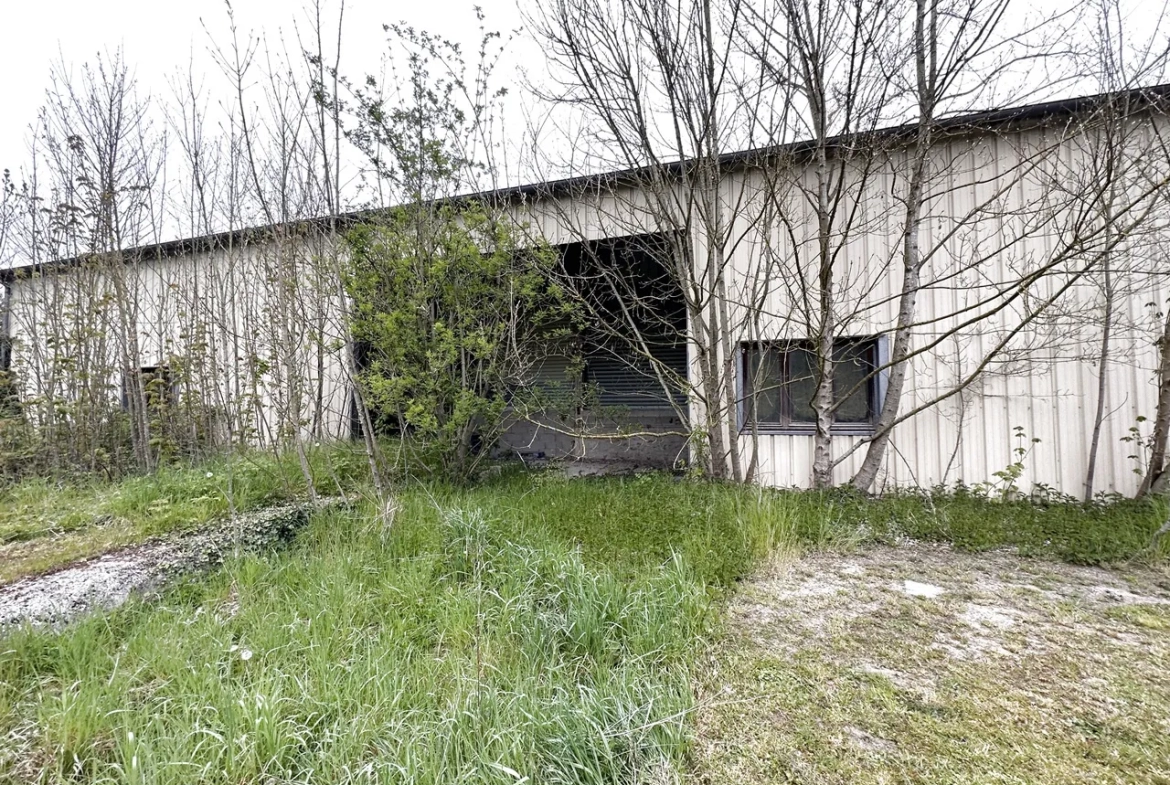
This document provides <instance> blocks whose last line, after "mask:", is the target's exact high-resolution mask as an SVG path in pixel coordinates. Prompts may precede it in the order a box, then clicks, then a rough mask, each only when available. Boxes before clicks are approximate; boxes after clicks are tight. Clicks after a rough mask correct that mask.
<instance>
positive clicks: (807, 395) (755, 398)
mask: <svg viewBox="0 0 1170 785" xmlns="http://www.w3.org/2000/svg"><path fill="white" fill-rule="evenodd" d="M878 354H879V339H877V338H838V339H837V340H836V341H834V345H833V364H834V368H833V394H834V403H835V405H836V409H835V411H834V413H833V429H834V430H835V431H838V432H847V433H848V432H852V433H867V432H869V431H870V430H872V425H873V421H874V418H875V416H876V413H877V410H878V399H879V394H878V387H879V381H880V374H878V373H875V372H874V371H875V369H876V368H878V367H879V366H880V362H879V359H878ZM741 373H742V379H743V412H744V417H743V421H744V425H745V426H747V425H748V424H750V423H751V422H752V421H753V420H755V422H756V423H757V424H759V425H760V426H761V427H764V428H767V429H772V430H776V429H782V430H792V431H796V432H807V431H810V430H812V428H813V426H814V425H815V424H816V414H815V412H814V411H813V407H812V400H813V396H814V395H815V394H816V355H815V354H814V353H813V351H812V344H811V343H810V342H809V341H781V342H771V343H751V344H744V346H743V366H742V369H741Z"/></svg>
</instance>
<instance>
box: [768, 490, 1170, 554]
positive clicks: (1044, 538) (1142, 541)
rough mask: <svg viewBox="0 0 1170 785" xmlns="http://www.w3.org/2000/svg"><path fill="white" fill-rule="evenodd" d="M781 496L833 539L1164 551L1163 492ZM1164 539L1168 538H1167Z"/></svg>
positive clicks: (802, 522)
mask: <svg viewBox="0 0 1170 785" xmlns="http://www.w3.org/2000/svg"><path fill="white" fill-rule="evenodd" d="M781 495H782V496H787V497H788V499H789V504H788V509H789V510H790V516H791V518H792V526H793V528H794V529H795V530H796V531H798V532H800V533H801V534H802V535H804V536H807V535H808V534H810V533H814V532H816V531H817V528H818V526H819V527H820V528H821V529H822V530H823V531H825V532H826V533H827V534H828V535H829V536H831V537H833V538H834V539H838V540H839V539H840V538H841V537H842V536H843V535H846V534H848V533H851V534H852V536H854V537H855V538H856V540H857V541H858V542H873V543H894V542H897V541H898V540H900V539H902V538H910V539H914V540H925V541H928V542H943V543H950V544H952V545H954V546H956V547H958V548H960V549H962V550H966V551H984V550H992V549H995V548H1012V549H1014V550H1016V551H1017V552H1018V553H1019V554H1020V555H1022V556H1036V557H1042V558H1049V559H1057V560H1060V561H1065V562H1069V563H1071V564H1093V565H1099V564H1116V563H1120V562H1125V561H1129V560H1132V559H1140V560H1143V561H1160V560H1163V559H1165V558H1166V556H1167V555H1170V551H1168V550H1167V548H1166V546H1168V545H1170V542H1168V541H1164V542H1163V547H1162V550H1161V551H1159V552H1158V553H1154V552H1152V551H1151V550H1150V546H1151V543H1152V540H1153V537H1154V533H1155V532H1156V531H1157V530H1158V528H1159V527H1160V526H1161V525H1162V524H1163V523H1165V522H1166V521H1167V519H1170V500H1167V499H1165V498H1162V499H1152V500H1151V499H1147V500H1133V499H1123V498H1118V499H1106V500H1101V501H1098V502H1094V503H1092V504H1081V503H1078V502H1071V501H1060V502H1045V501H1042V500H1039V501H1033V500H1029V499H1018V500H1011V501H997V500H991V499H988V498H986V497H984V496H981V495H978V494H975V493H973V492H970V491H968V490H965V489H959V490H958V491H957V492H937V491H936V492H929V493H928V492H896V493H891V494H889V495H887V496H883V497H881V498H877V499H874V498H869V497H866V496H862V495H860V494H856V493H850V492H848V491H844V490H832V491H826V492H819V493H818V492H805V493H801V492H781ZM1168 539H1170V538H1168Z"/></svg>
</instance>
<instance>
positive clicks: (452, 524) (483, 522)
mask: <svg viewBox="0 0 1170 785" xmlns="http://www.w3.org/2000/svg"><path fill="white" fill-rule="evenodd" d="M739 495H740V494H739V493H738V492H734V491H731V490H730V489H726V488H719V487H704V486H697V485H690V484H679V483H677V482H675V481H673V480H670V479H668V478H660V477H651V478H642V479H636V480H626V481H609V482H595V483H568V482H560V481H556V482H535V483H534V482H532V481H526V480H522V479H513V480H508V481H505V482H501V483H498V484H496V485H494V486H493V487H491V488H488V489H474V490H459V489H450V488H445V489H434V488H431V489H427V488H422V487H417V488H414V489H412V490H410V491H406V492H403V493H402V494H400V495H399V496H398V497H397V498H396V499H395V503H394V505H393V506H392V507H391V508H389V509H388V510H386V509H383V510H376V509H373V508H370V507H362V508H360V509H355V510H352V511H342V512H332V513H321V514H319V515H318V516H317V517H316V518H315V519H314V520H313V521H312V522H311V524H310V527H309V528H308V529H307V530H306V531H305V532H304V533H303V534H302V536H301V537H300V539H299V540H298V542H297V543H296V545H295V546H294V548H293V550H292V551H290V552H286V553H284V554H281V555H273V556H269V557H267V558H266V557H263V556H252V557H246V558H241V559H238V560H235V561H232V562H230V563H229V564H228V565H227V566H226V567H225V568H224V569H223V570H222V571H220V572H219V573H217V574H216V575H214V576H213V577H211V578H210V579H208V580H206V581H202V582H199V583H195V584H191V585H188V586H183V587H180V588H177V589H175V590H173V591H172V592H170V593H169V594H167V595H166V596H165V597H164V599H163V600H162V601H161V603H159V604H157V605H156V606H147V605H145V604H141V603H134V604H132V605H130V606H127V607H125V608H123V609H122V610H120V611H117V612H114V613H112V614H108V615H104V616H97V617H92V618H89V619H87V620H84V621H82V622H80V623H79V624H77V625H75V626H73V627H71V628H69V629H68V630H66V631H65V632H63V633H60V634H53V633H48V632H34V631H27V630H26V631H22V632H18V633H15V634H13V635H12V636H10V637H9V638H8V639H7V640H6V641H4V642H3V643H2V644H0V649H2V650H4V653H3V654H0V685H3V686H0V738H2V739H3V740H4V741H3V744H0V748H2V749H5V750H8V751H10V752H9V754H8V755H7V757H0V780H2V779H3V778H4V777H5V776H7V777H8V778H11V779H15V780H16V781H24V780H28V781H45V782H66V781H73V780H72V778H74V777H75V776H81V777H83V778H85V779H86V780H87V781H91V782H107V781H108V782H190V781H192V780H196V779H197V780H199V781H201V782H205V783H215V782H224V783H228V782H231V783H236V782H253V781H276V782H290V781H293V782H295V781H305V782H308V781H313V782H365V781H371V782H372V781H378V782H419V783H426V782H435V783H439V782H442V783H457V782H469V783H470V782H476V783H478V782H515V781H520V779H522V778H523V777H524V776H528V777H531V778H532V779H531V780H530V781H531V782H574V783H576V782H581V783H628V782H636V781H640V780H642V781H644V780H646V779H649V778H651V777H653V776H656V772H657V773H661V772H664V771H670V770H672V769H675V768H678V767H679V766H681V765H682V764H683V762H684V760H685V755H686V753H687V750H688V748H689V743H690V735H691V730H690V729H691V727H692V723H691V722H690V711H691V710H692V708H693V701H694V698H693V695H692V693H691V682H690V674H691V671H692V668H693V663H694V658H695V657H696V656H697V654H698V653H699V652H700V651H701V650H702V648H703V641H704V640H706V639H707V636H708V634H709V632H710V631H711V629H712V626H713V624H714V623H715V621H716V616H715V608H716V605H715V602H716V600H717V599H718V597H719V596H720V595H721V594H722V588H723V587H725V586H726V585H727V584H728V583H730V582H731V581H733V580H734V579H735V578H736V577H738V576H740V575H743V574H745V573H746V572H747V571H748V570H749V569H750V568H751V566H752V555H751V553H752V551H751V547H749V545H750V544H749V543H747V542H746V541H745V539H744V537H743V536H742V535H739V536H733V534H734V532H735V530H736V528H737V524H736V521H735V520H734V514H735V510H736V509H737V499H738V497H739ZM738 528H741V529H742V528H745V527H742V526H741V527H738ZM245 652H248V653H249V654H250V656H249V657H247V658H246V659H245V657H244V653H245Z"/></svg>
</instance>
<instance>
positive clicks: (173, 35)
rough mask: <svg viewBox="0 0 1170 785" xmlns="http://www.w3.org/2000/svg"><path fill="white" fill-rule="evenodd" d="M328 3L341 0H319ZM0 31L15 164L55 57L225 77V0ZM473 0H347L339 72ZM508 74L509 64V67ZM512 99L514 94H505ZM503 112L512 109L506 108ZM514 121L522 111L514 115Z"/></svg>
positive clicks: (1142, 12) (521, 56)
mask: <svg viewBox="0 0 1170 785" xmlns="http://www.w3.org/2000/svg"><path fill="white" fill-rule="evenodd" d="M327 2H328V3H329V7H330V8H332V9H336V8H337V7H338V6H339V4H340V0H327ZM1125 2H1126V4H1127V5H1128V7H1129V9H1130V10H1129V13H1130V14H1131V17H1132V18H1131V19H1130V25H1129V29H1130V30H1131V32H1135V33H1138V34H1143V33H1147V32H1149V31H1150V30H1151V29H1152V28H1153V27H1154V26H1155V25H1154V24H1153V22H1154V21H1155V20H1156V19H1157V18H1158V16H1159V12H1160V11H1161V9H1163V8H1164V6H1165V3H1164V2H1163V0H1125ZM0 3H2V4H3V6H4V7H3V10H2V11H0V20H2V21H3V30H4V35H3V37H2V38H0V74H3V75H4V76H3V77H2V78H0V168H5V167H7V168H11V169H13V170H16V169H18V168H19V167H21V166H22V165H23V164H24V162H25V160H26V159H27V152H26V146H27V143H26V137H27V135H28V127H29V124H30V123H31V122H32V121H33V120H34V119H35V117H36V113H37V109H38V107H39V106H40V105H41V104H42V103H43V101H44V94H45V89H46V87H47V86H48V83H49V69H50V65H51V63H52V62H53V61H54V60H56V59H57V58H58V57H62V58H63V59H64V60H65V61H66V62H67V63H72V64H75V65H80V64H82V63H85V62H87V61H91V62H92V61H93V60H94V58H95V56H96V55H97V53H98V52H100V51H105V50H113V49H116V48H117V47H119V46H120V47H122V48H123V50H124V53H125V58H126V61H127V62H128V63H130V64H131V65H132V67H133V68H134V69H135V71H136V75H137V79H138V83H139V88H140V90H142V91H143V92H146V93H151V94H154V95H157V96H159V97H160V99H161V101H160V103H169V96H170V86H169V83H168V78H173V77H174V75H175V74H176V73H177V72H178V71H179V70H180V69H185V68H186V67H187V66H188V64H189V63H191V64H193V71H194V73H196V74H198V75H204V76H205V78H206V79H207V80H208V81H207V87H208V90H209V92H210V93H212V94H217V95H222V94H223V82H222V81H217V80H218V79H219V78H220V77H219V74H218V72H216V70H215V68H214V66H213V65H212V64H211V59H210V56H209V54H208V47H209V43H210V41H211V40H213V39H214V40H218V41H220V42H226V41H227V40H228V23H227V12H226V8H225V3H224V0H179V1H178V2H169V3H164V2H159V0H0ZM480 4H481V5H483V6H484V7H485V13H486V14H487V17H488V18H487V25H488V26H489V28H491V29H497V30H509V29H514V28H517V27H519V26H520V24H521V16H520V12H519V10H518V9H517V7H516V2H515V0H480ZM301 6H302V3H301V2H300V0H235V2H234V7H235V12H236V17H237V24H238V26H239V28H240V29H241V30H242V31H244V32H247V31H253V32H256V33H259V34H263V35H265V36H266V37H267V38H268V39H269V42H270V43H271V42H272V41H273V40H274V39H277V38H279V37H280V36H282V35H283V36H284V37H285V39H286V41H287V42H288V43H290V44H291V45H290V46H289V48H290V50H293V51H295V50H296V49H297V47H296V45H295V31H294V23H295V22H296V21H298V20H299V21H300V22H301V24H302V26H303V25H304V22H305V17H304V11H303V10H300V9H301ZM1018 6H1019V9H1020V10H1027V11H1037V10H1041V11H1042V10H1044V9H1052V10H1057V9H1061V10H1063V9H1065V8H1067V7H1068V6H1067V0H1026V1H1025V0H1020V2H1019V4H1018ZM473 7H474V0H409V2H393V1H389V2H388V1H387V0H346V2H345V9H346V10H345V30H344V38H345V50H344V59H343V62H342V71H343V72H344V73H346V74H347V75H350V76H351V77H353V76H358V77H360V76H361V75H363V74H366V73H371V72H377V71H378V70H379V63H380V58H381V55H382V53H383V52H384V51H385V36H384V34H383V32H382V24H383V23H387V22H395V21H399V20H405V21H407V22H408V23H410V24H412V25H415V26H416V27H420V28H423V29H427V30H431V31H437V32H441V33H442V34H443V35H445V36H447V37H449V38H452V39H454V40H459V41H461V42H462V43H464V44H465V45H467V46H474V43H475V42H476V39H477V23H476V20H475V15H474V12H473ZM512 57H513V58H514V62H518V63H521V64H523V65H525V66H527V67H531V68H533V69H534V70H537V71H538V70H539V69H540V66H541V63H540V50H539V49H538V48H536V47H535V46H534V45H533V44H532V43H530V42H528V41H526V40H524V39H523V38H521V39H520V40H519V41H518V42H516V43H514V44H513V45H512ZM508 72H509V73H511V72H512V69H511V68H509V69H508ZM513 100H516V99H513ZM509 114H514V112H512V111H509ZM513 119H514V120H522V118H513Z"/></svg>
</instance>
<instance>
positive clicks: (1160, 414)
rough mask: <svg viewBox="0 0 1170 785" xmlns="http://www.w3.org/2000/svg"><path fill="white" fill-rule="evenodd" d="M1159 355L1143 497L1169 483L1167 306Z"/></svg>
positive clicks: (1169, 343)
mask: <svg viewBox="0 0 1170 785" xmlns="http://www.w3.org/2000/svg"><path fill="white" fill-rule="evenodd" d="M1159 343H1161V345H1162V352H1161V358H1160V360H1159V363H1158V375H1159V377H1160V378H1159V386H1158V410H1157V413H1156V414H1155V416H1154V433H1153V436H1152V437H1151V446H1150V463H1149V466H1148V467H1147V469H1146V474H1145V476H1144V477H1143V478H1142V484H1141V486H1140V487H1139V488H1138V493H1137V495H1138V496H1139V497H1140V496H1146V495H1148V494H1150V493H1158V492H1162V491H1165V490H1170V488H1167V485H1168V482H1170V467H1168V466H1167V465H1166V452H1167V442H1170V307H1168V308H1167V309H1166V324H1165V326H1164V327H1163V328H1162V337H1161V339H1159Z"/></svg>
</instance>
